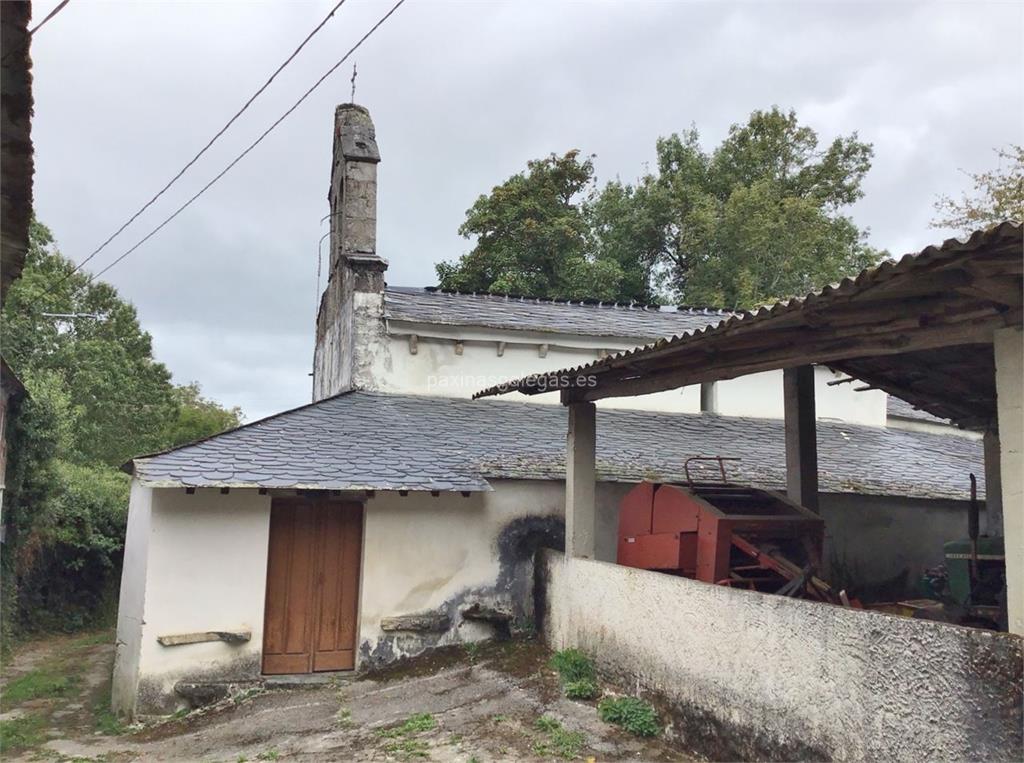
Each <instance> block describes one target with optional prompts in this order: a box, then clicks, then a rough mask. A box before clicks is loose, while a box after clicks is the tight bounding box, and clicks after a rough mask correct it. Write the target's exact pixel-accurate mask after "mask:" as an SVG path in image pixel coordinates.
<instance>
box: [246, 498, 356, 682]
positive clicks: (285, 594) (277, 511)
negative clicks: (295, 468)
mask: <svg viewBox="0 0 1024 763" xmlns="http://www.w3.org/2000/svg"><path fill="white" fill-rule="evenodd" d="M362 538H363V507H362V505H361V504H359V503H350V502H342V501H330V500H327V499H318V498H282V499H277V498H275V499H274V501H273V502H272V503H271V507H270V548H269V554H268V559H267V600H266V608H265V612H266V614H265V617H264V625H263V672H264V673H268V674H275V673H276V674H281V673H312V672H316V671H323V670H351V669H353V668H354V667H355V646H356V617H357V614H358V598H359V568H360V557H361V555H362Z"/></svg>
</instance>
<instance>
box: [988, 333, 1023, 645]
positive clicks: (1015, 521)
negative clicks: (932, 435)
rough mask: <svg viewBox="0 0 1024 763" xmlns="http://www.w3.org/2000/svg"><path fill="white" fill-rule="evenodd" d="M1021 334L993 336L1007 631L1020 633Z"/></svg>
mask: <svg viewBox="0 0 1024 763" xmlns="http://www.w3.org/2000/svg"><path fill="white" fill-rule="evenodd" d="M1022 344H1024V337H1022V333H1021V330H1020V329H1019V328H1009V329H1003V330H1001V331H997V332H996V335H995V345H994V351H995V360H996V395H997V398H998V409H999V411H998V413H999V447H1000V465H999V467H1000V474H1001V477H1002V485H1003V534H1004V538H1005V543H1006V596H1007V609H1008V611H1009V618H1010V621H1009V624H1010V632H1011V633H1018V634H1021V635H1024V347H1022Z"/></svg>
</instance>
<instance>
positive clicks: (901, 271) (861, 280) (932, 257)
mask: <svg viewBox="0 0 1024 763" xmlns="http://www.w3.org/2000/svg"><path fill="white" fill-rule="evenodd" d="M1022 230H1024V229H1022V225H1021V223H1020V222H1017V221H1012V220H1008V221H1006V222H1003V223H1000V224H998V225H993V226H992V227H990V228H987V229H985V230H981V231H975V232H974V233H973V234H971V236H970V237H968V238H967V239H966V240H961V239H956V238H951V239H947V240H946V241H945V242H943V243H942V245H941V246H929V247H927V248H925V249H923V250H922V251H920V252H918V253H917V254H905V255H903V257H900V258H899V259H897V260H885V261H884V262H882V263H880V264H879V265H876V266H874V267H870V268H866V269H864V270H862V271H861V272H860V273H859V274H858V275H857V276H856V277H854V278H844V279H843V280H842V281H840V282H839V283H838V284H833V285H830V286H826V287H825V288H824V289H822V290H821V291H818V292H812V293H811V294H808V295H806V296H804V297H793V298H792V299H788V300H783V301H780V302H776V303H775V304H773V305H767V306H764V307H760V308H758V309H757V310H754V311H744V312H739V313H735V314H730V315H729V316H727V317H725V318H724V319H723V320H721V321H719V322H718V323H717V324H714V325H708V326H706V327H700V328H696V329H694V330H692V331H686V332H684V333H682V334H676V335H673V336H671V337H667V338H661V339H658V340H657V341H655V342H653V343H650V344H647V345H643V346H640V347H636V348H634V349H631V350H625V351H623V352H619V353H614V354H611V355H607V356H606V357H604V358H601V359H600V360H597V361H594V362H593V363H587V364H585V365H581V366H575V367H572V368H565V369H561V370H559V371H553V372H544V373H538V374H530V375H529V376H525V377H523V378H522V379H517V380H515V381H511V382H506V383H504V384H498V385H495V386H493V387H488V388H487V389H484V390H481V391H480V392H477V393H476V394H475V395H474V396H473V397H474V398H481V397H487V396H490V395H502V394H505V393H507V392H512V391H515V390H517V389H519V388H533V387H535V386H536V384H535V381H536V380H537V379H539V378H545V377H552V376H563V375H565V376H580V375H585V374H587V373H588V372H591V371H599V370H600V369H602V368H605V367H608V366H613V365H617V364H619V362H620V361H623V360H630V361H632V360H642V359H645V358H646V357H647V356H650V355H653V354H658V355H662V354H665V353H666V351H671V352H675V351H678V350H681V349H682V348H683V347H684V346H686V345H688V344H690V343H692V342H696V341H698V340H702V339H710V338H711V337H713V336H714V335H715V334H718V333H721V332H726V331H729V332H733V331H746V330H748V329H750V328H752V327H753V326H756V325H757V324H759V323H762V322H764V321H766V320H769V319H775V318H779V317H781V316H783V315H785V314H787V313H793V312H796V311H798V310H801V309H803V308H804V307H811V306H814V307H824V306H826V305H828V304H829V303H831V302H835V301H837V300H841V299H843V298H846V297H850V296H852V295H854V294H856V293H858V292H862V291H864V290H866V289H867V288H869V287H872V286H875V285H878V284H881V283H884V282H886V281H888V280H890V279H892V278H895V277H898V276H904V275H907V274H910V273H913V272H914V271H915V270H917V269H923V268H927V267H928V266H930V265H932V264H934V263H937V262H939V261H942V260H946V259H953V258H955V257H960V256H962V255H964V254H966V253H971V252H974V251H978V250H980V249H984V248H986V247H990V246H1000V245H1007V244H1012V243H1013V242H1014V241H1020V240H1021V236H1022Z"/></svg>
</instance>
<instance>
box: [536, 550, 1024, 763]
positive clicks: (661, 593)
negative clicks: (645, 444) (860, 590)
mask: <svg viewBox="0 0 1024 763" xmlns="http://www.w3.org/2000/svg"><path fill="white" fill-rule="evenodd" d="M539 567H540V572H541V575H542V581H543V586H544V603H545V608H544V612H543V616H542V627H543V631H544V634H545V637H546V638H547V640H548V642H549V643H550V644H551V646H552V648H555V649H564V648H567V647H577V648H580V649H582V650H584V651H585V652H587V653H589V654H591V655H592V656H593V657H594V658H595V659H596V660H597V661H598V663H599V665H600V666H601V667H602V668H603V669H604V670H607V671H609V672H611V673H614V674H616V675H618V676H620V677H621V678H624V679H626V680H627V681H628V684H627V685H636V686H639V687H640V688H641V689H645V690H648V691H653V692H657V693H658V694H660V695H661V696H662V697H664V698H666V699H667V700H668V701H669V702H670V703H671V704H673V706H674V707H675V710H676V713H677V716H678V722H677V723H676V724H675V726H674V730H675V731H676V732H677V733H678V734H679V736H680V737H681V738H682V740H683V742H684V743H685V744H687V745H689V746H691V747H693V748H694V749H696V750H697V751H698V752H701V753H703V754H705V755H709V756H711V757H714V758H717V759H733V760H735V759H785V760H808V759H811V760H907V761H910V760H913V761H918V760H1020V759H1022V756H1024V749H1022V746H1024V740H1022V731H1021V728H1022V715H1021V704H1022V688H1021V687H1022V651H1021V645H1022V641H1021V639H1020V638H1019V637H1018V636H1015V635H1011V634H999V633H992V632H989V631H982V630H975V629H970V628H959V627H956V626H949V625H942V624H938V623H932V622H927V621H922V620H911V619H907V618H900V617H894V616H888V615H883V614H878V613H874V612H863V611H857V610H850V609H844V608H842V607H834V606H828V605H824V604H816V603H812V602H805V601H799V600H794V599H787V598H784V597H780V596H768V595H762V594H757V593H752V592H747V591H740V590H733V589H729V588H724V587H719V586H712V585H707V584H705V583H699V582H696V581H693V580H687V579H684V578H676V577H672V576H669V575H662V574H659V573H655V572H648V571H645V570H637V569H631V568H627V567H620V566H617V565H613V564H607V563H604V562H596V561H591V560H584V559H566V558H565V557H564V556H563V555H562V554H559V553H557V552H548V551H546V552H544V553H543V555H542V557H541V559H540V562H539Z"/></svg>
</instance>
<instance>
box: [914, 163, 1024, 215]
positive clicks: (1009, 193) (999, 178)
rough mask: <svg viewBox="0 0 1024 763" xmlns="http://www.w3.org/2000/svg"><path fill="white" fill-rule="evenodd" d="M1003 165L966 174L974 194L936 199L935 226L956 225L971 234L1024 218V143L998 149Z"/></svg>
mask: <svg viewBox="0 0 1024 763" xmlns="http://www.w3.org/2000/svg"><path fill="white" fill-rule="evenodd" d="M995 153H996V156H997V157H999V165H1000V166H999V167H998V168H996V169H994V170H990V171H988V172H978V173H973V172H967V173H964V174H966V175H967V177H969V178H970V179H971V183H972V184H973V186H974V187H973V194H972V195H970V196H969V195H968V194H966V193H965V194H963V196H961V197H960V199H959V200H956V199H952V198H950V197H949V196H940V197H939V198H938V200H937V201H936V202H935V212H936V215H937V216H936V217H935V219H934V220H932V227H933V228H953V229H955V230H958V231H960V232H961V233H963V234H964V235H969V234H971V233H973V232H974V231H976V230H978V229H980V228H986V227H988V226H989V225H994V224H995V223H1000V222H1002V221H1004V220H1017V221H1022V220H1024V146H1016V145H1010V146H1008V147H1006V148H1002V149H995Z"/></svg>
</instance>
